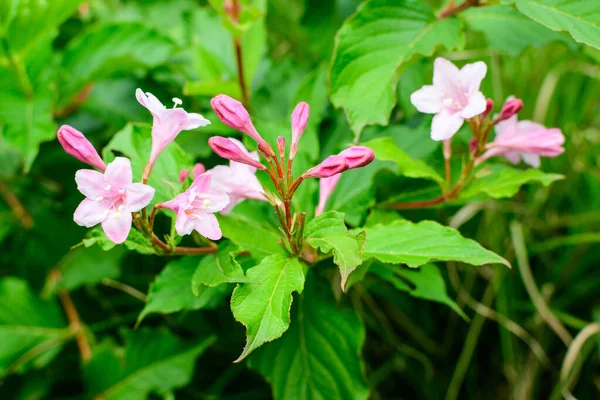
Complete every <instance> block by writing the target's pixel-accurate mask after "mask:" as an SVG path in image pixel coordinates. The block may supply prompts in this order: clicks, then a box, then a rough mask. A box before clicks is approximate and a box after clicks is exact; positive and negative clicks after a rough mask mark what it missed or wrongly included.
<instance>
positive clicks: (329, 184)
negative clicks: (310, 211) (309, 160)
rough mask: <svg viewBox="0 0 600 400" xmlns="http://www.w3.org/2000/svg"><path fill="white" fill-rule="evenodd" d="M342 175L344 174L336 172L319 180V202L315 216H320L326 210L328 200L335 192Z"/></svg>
mask: <svg viewBox="0 0 600 400" xmlns="http://www.w3.org/2000/svg"><path fill="white" fill-rule="evenodd" d="M341 176H342V174H335V175H332V176H330V177H329V178H322V179H320V180H319V204H318V205H317V208H316V209H315V217H318V216H319V215H321V214H323V211H325V206H326V205H327V200H328V199H329V197H330V196H331V194H332V193H333V190H334V189H335V187H336V186H337V183H338V181H339V180H340V177H341Z"/></svg>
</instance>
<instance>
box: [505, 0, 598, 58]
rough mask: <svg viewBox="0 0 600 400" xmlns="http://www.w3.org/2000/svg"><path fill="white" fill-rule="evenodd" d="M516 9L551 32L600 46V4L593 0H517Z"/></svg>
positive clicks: (589, 44) (596, 46) (593, 45)
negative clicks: (564, 33) (562, 32)
mask: <svg viewBox="0 0 600 400" xmlns="http://www.w3.org/2000/svg"><path fill="white" fill-rule="evenodd" d="M516 4H517V8H518V9H519V11H521V12H522V13H523V14H525V15H527V16H528V17H529V18H531V19H532V20H534V21H537V22H539V23H540V24H542V25H545V26H547V27H548V28H550V29H552V30H554V31H567V32H569V34H570V35H571V36H573V39H575V40H576V41H577V42H579V43H584V44H587V45H588V46H592V47H595V48H596V49H600V7H599V6H598V1H596V0H517V3H516Z"/></svg>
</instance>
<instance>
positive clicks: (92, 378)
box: [84, 329, 215, 400]
mask: <svg viewBox="0 0 600 400" xmlns="http://www.w3.org/2000/svg"><path fill="white" fill-rule="evenodd" d="M125 341H126V346H125V348H124V349H122V351H118V350H117V349H114V348H112V346H109V345H108V344H105V345H101V346H99V347H97V348H96V349H95V350H94V353H93V354H94V356H93V358H92V360H91V361H90V362H89V364H88V365H86V366H85V369H84V375H85V378H86V381H87V383H88V388H89V391H90V392H91V394H93V396H94V398H103V399H106V400H144V399H147V398H149V394H150V393H157V394H165V393H167V392H169V391H171V390H174V389H177V388H181V387H183V386H185V385H187V384H188V383H189V382H190V380H191V379H192V375H193V372H194V365H195V363H196V358H198V356H200V355H201V354H202V353H203V352H204V351H205V350H206V349H207V348H208V347H209V346H210V345H211V344H212V343H213V342H214V341H215V338H214V337H208V338H205V339H203V340H202V341H199V342H196V343H188V342H185V341H183V340H181V339H179V338H177V337H175V336H174V335H173V334H171V333H169V332H168V331H164V330H156V329H152V330H151V329H142V330H140V331H137V332H129V333H128V334H127V335H126V338H125Z"/></svg>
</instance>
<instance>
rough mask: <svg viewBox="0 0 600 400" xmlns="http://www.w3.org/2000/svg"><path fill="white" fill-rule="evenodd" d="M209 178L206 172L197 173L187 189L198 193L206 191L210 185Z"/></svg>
mask: <svg viewBox="0 0 600 400" xmlns="http://www.w3.org/2000/svg"><path fill="white" fill-rule="evenodd" d="M210 179H211V178H210V175H209V174H207V173H204V174H202V175H199V176H198V177H197V178H196V179H194V182H193V183H192V185H191V186H190V188H189V189H188V190H195V191H196V192H198V193H203V192H206V190H207V189H208V188H209V187H210Z"/></svg>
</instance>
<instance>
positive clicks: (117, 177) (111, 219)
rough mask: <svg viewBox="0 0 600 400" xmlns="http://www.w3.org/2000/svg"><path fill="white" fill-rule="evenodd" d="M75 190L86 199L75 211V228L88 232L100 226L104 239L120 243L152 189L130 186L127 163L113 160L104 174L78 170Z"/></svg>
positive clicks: (145, 204) (149, 198) (139, 184)
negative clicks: (76, 226) (133, 213)
mask: <svg viewBox="0 0 600 400" xmlns="http://www.w3.org/2000/svg"><path fill="white" fill-rule="evenodd" d="M75 182H77V189H79V191H80V192H81V193H83V195H84V196H85V197H86V198H85V199H84V200H83V201H82V202H81V204H79V207H77V209H76V210H75V215H74V216H73V219H74V220H75V222H76V223H77V224H78V225H81V226H85V227H87V228H91V227H92V226H94V225H97V224H99V223H102V229H103V230H104V233H106V236H108V238H109V239H110V240H112V241H113V242H115V243H117V244H119V243H123V242H124V241H125V239H127V236H128V235H129V231H130V230H131V213H132V212H136V211H140V210H141V209H142V208H144V207H146V206H147V205H148V204H149V203H150V200H152V197H154V189H153V188H151V187H150V186H148V185H144V184H142V183H132V175H131V163H130V161H129V160H128V159H127V158H124V157H117V158H115V160H114V161H113V162H111V163H110V164H108V166H107V167H106V171H105V172H104V173H101V172H98V171H94V170H91V169H81V170H79V171H77V173H76V174H75Z"/></svg>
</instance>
